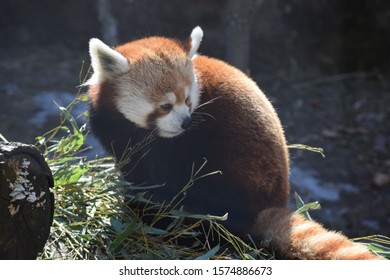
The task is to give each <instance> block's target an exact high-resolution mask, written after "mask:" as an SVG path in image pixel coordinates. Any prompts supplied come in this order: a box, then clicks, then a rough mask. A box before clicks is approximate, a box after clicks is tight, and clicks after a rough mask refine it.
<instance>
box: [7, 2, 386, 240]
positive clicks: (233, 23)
mask: <svg viewBox="0 0 390 280" xmlns="http://www.w3.org/2000/svg"><path fill="white" fill-rule="evenodd" d="M197 25H200V26H201V27H202V29H203V31H204V34H205V36H204V39H203V43H202V44H201V47H200V52H201V53H202V54H205V55H209V56H214V57H218V58H220V59H224V60H227V61H229V62H231V63H232V64H234V65H236V66H238V67H239V68H241V69H242V70H244V71H246V72H247V73H250V75H251V76H252V78H253V79H254V80H255V81H256V82H257V83H258V84H259V86H260V87H261V88H262V89H263V90H264V91H265V93H266V94H267V95H268V96H269V98H270V99H271V101H272V102H273V104H274V106H275V107H276V109H277V111H278V113H279V115H280V117H281V120H282V123H283V126H284V127H285V131H286V137H287V139H288V141H289V143H300V144H307V145H311V146H316V147H322V148H324V149H325V154H326V158H325V159H322V158H321V157H320V156H319V155H317V154H313V153H311V152H307V151H299V150H291V157H292V167H293V168H292V183H293V190H297V192H298V193H299V194H301V195H302V197H304V198H305V199H309V200H320V202H321V204H322V207H323V209H322V210H321V211H319V212H318V213H315V214H314V216H315V217H316V218H318V219H319V220H320V221H322V222H324V223H325V224H326V225H327V226H329V227H332V228H334V229H337V230H342V231H344V232H345V233H347V234H348V235H350V236H352V237H355V236H360V235H368V234H374V233H375V234H387V235H389V234H390V215H389V214H390V207H389V205H390V176H389V173H390V172H389V171H390V152H389V150H390V136H389V135H390V134H389V131H390V126H389V121H390V109H389V105H390V81H389V70H390V67H389V66H390V55H389V52H390V2H389V1H384V0H383V1H380V0H370V1H368V0H316V1H303V0H292V1H270V0H264V1H261V0H243V1H234V0H231V1H227V0H226V1H224V0H212V1H210V0H200V1H189V0H165V1H159V0H144V1H141V0H117V1H105V0H96V1H92V0H84V1H76V0H61V1H60V0H40V1H28V0H2V1H1V4H0V133H1V134H2V135H3V136H4V137H6V138H7V139H8V140H12V141H22V142H26V143H34V141H35V140H34V138H35V137H36V136H38V135H41V134H42V133H43V132H45V131H47V130H48V129H49V128H51V127H54V126H56V125H57V124H58V119H59V117H58V115H59V112H58V109H56V105H55V104H54V103H53V102H52V101H51V100H52V99H55V100H57V101H58V100H62V102H67V101H68V100H69V97H73V96H75V94H76V92H77V88H76V87H77V86H78V85H79V84H80V76H81V77H83V75H84V74H81V75H80V71H81V70H80V69H81V68H82V65H83V62H85V65H84V69H85V68H86V67H88V65H89V56H88V41H89V39H90V38H91V37H98V38H101V39H103V40H104V41H105V42H106V43H108V44H110V45H115V44H117V43H120V42H126V41H129V40H132V39H135V38H140V37H144V36H149V35H164V36H170V37H177V38H179V39H186V38H187V37H188V36H189V34H190V33H191V30H192V29H193V28H194V27H195V26H197ZM84 73H85V71H84ZM70 100H71V98H70ZM61 105H66V104H61ZM53 111H54V114H53V113H52V112H53ZM45 112H48V113H45ZM302 185H305V186H307V187H304V188H302ZM318 187H319V188H320V193H318V192H317V191H318ZM327 194H333V195H334V194H337V195H336V196H333V198H332V197H329V196H327ZM331 196H332V195H331Z"/></svg>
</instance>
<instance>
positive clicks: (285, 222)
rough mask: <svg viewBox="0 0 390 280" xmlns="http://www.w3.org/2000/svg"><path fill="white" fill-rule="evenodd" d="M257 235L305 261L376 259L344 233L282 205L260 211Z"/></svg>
mask: <svg viewBox="0 0 390 280" xmlns="http://www.w3.org/2000/svg"><path fill="white" fill-rule="evenodd" d="M254 232H255V235H258V236H257V237H261V238H264V237H267V238H268V237H270V245H271V246H272V247H273V248H274V249H275V250H276V252H277V253H278V255H280V256H281V257H282V258H287V259H304V260H317V259H321V260H379V259H381V257H379V256H377V255H376V254H374V253H372V252H371V251H370V250H369V249H368V248H367V247H366V246H364V245H363V244H357V243H353V242H351V241H350V240H348V238H347V237H345V236H344V235H342V234H340V233H337V232H334V231H329V230H326V229H325V228H324V227H323V226H322V225H320V224H318V223H316V222H314V221H309V220H307V219H305V217H303V216H302V215H300V214H296V213H293V212H291V211H290V210H289V209H285V208H270V209H267V210H264V211H262V212H261V213H260V214H259V216H258V218H257V221H256V224H255V227H254Z"/></svg>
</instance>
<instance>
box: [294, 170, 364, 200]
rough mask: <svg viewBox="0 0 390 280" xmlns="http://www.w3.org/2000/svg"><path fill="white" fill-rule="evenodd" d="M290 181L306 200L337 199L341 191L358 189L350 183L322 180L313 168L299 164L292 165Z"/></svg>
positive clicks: (356, 190)
mask: <svg viewBox="0 0 390 280" xmlns="http://www.w3.org/2000/svg"><path fill="white" fill-rule="evenodd" d="M290 182H291V185H292V187H293V188H294V189H296V190H297V193H298V194H299V195H301V194H302V196H304V197H305V199H306V200H310V201H313V200H328V201H337V200H338V199H339V198H340V193H341V192H342V191H344V192H350V193H357V192H358V189H357V188H356V187H354V186H352V185H351V184H348V183H329V182H321V181H320V180H319V179H318V178H317V175H316V173H315V172H314V171H313V170H307V169H302V168H300V167H299V166H296V165H294V166H292V167H291V171H290Z"/></svg>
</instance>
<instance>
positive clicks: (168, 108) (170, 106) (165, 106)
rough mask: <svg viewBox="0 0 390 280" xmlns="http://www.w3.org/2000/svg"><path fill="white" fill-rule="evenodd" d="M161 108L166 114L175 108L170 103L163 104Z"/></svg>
mask: <svg viewBox="0 0 390 280" xmlns="http://www.w3.org/2000/svg"><path fill="white" fill-rule="evenodd" d="M160 108H161V109H163V110H164V111H166V112H169V111H171V110H172V108H173V106H172V104H170V103H166V104H162V105H160Z"/></svg>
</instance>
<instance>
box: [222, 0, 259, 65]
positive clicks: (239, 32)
mask: <svg viewBox="0 0 390 280" xmlns="http://www.w3.org/2000/svg"><path fill="white" fill-rule="evenodd" d="M262 3H263V0H241V1H237V0H229V1H228V3H227V6H226V10H225V45H226V60H227V61H228V62H229V63H230V64H232V65H233V66H235V67H237V68H239V69H241V70H242V71H244V72H247V73H248V72H249V70H250V69H249V68H250V67H249V59H250V41H251V26H252V22H253V19H254V17H255V15H256V11H257V10H258V8H259V7H260V6H261V4H262Z"/></svg>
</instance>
